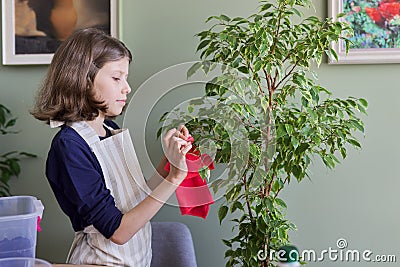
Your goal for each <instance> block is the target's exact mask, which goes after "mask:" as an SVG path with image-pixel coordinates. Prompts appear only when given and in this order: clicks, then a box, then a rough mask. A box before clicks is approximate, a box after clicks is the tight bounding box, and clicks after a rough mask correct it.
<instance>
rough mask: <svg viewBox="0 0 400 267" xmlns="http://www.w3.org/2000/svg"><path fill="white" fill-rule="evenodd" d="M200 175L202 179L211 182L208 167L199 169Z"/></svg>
mask: <svg viewBox="0 0 400 267" xmlns="http://www.w3.org/2000/svg"><path fill="white" fill-rule="evenodd" d="M199 174H200V177H201V178H202V179H203V180H205V179H207V180H209V179H210V169H209V168H208V166H204V167H202V168H200V169H199Z"/></svg>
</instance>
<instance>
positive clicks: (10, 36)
mask: <svg viewBox="0 0 400 267" xmlns="http://www.w3.org/2000/svg"><path fill="white" fill-rule="evenodd" d="M89 27H94V28H99V29H102V30H104V31H105V32H107V33H109V34H110V35H112V36H114V37H118V31H119V27H118V0H84V1H82V0H2V49H3V65H35V64H49V63H50V62H51V59H52V58H53V53H54V52H55V50H56V49H57V48H58V46H59V45H60V44H61V43H62V42H63V41H64V40H65V39H66V38H67V37H68V36H69V35H71V34H72V33H73V32H74V31H75V30H78V29H82V28H89Z"/></svg>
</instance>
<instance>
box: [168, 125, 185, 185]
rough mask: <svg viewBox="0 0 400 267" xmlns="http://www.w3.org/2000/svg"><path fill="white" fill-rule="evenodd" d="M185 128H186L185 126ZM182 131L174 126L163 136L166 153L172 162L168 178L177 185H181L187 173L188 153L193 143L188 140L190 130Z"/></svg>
mask: <svg viewBox="0 0 400 267" xmlns="http://www.w3.org/2000/svg"><path fill="white" fill-rule="evenodd" d="M183 128H184V129H186V128H185V127H184V126H183ZM183 128H182V129H183ZM182 129H181V131H182ZM181 131H179V130H177V129H175V128H173V129H171V130H169V131H168V132H167V133H166V134H165V135H164V137H163V144H164V153H165V156H166V157H167V159H168V161H169V163H170V164H171V166H170V172H169V174H168V176H167V178H166V179H167V180H169V181H170V182H172V183H174V184H176V185H179V184H180V183H181V182H182V181H183V179H185V177H186V175H187V165H186V153H187V152H188V151H189V150H190V149H191V148H192V144H191V143H190V142H187V141H186V137H187V135H188V132H184V133H182V132H181Z"/></svg>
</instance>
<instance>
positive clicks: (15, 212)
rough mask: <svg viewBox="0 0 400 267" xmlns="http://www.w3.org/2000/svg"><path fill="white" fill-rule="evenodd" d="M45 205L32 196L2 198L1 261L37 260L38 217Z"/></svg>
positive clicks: (0, 199) (0, 218)
mask: <svg viewBox="0 0 400 267" xmlns="http://www.w3.org/2000/svg"><path fill="white" fill-rule="evenodd" d="M42 214H43V205H42V202H41V201H40V200H38V199H37V198H36V197H32V196H14V197H1V198H0V259H1V258H11V257H28V258H35V251H36V236H37V226H38V225H37V224H38V217H42Z"/></svg>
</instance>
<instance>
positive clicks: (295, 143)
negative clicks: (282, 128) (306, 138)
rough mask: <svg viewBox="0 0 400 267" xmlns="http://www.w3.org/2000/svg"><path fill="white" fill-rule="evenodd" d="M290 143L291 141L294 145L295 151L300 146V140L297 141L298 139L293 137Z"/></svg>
mask: <svg viewBox="0 0 400 267" xmlns="http://www.w3.org/2000/svg"><path fill="white" fill-rule="evenodd" d="M290 141H291V143H292V145H293V147H294V148H295V149H296V148H297V147H298V146H299V140H297V138H296V137H294V136H292V137H291V138H290Z"/></svg>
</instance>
